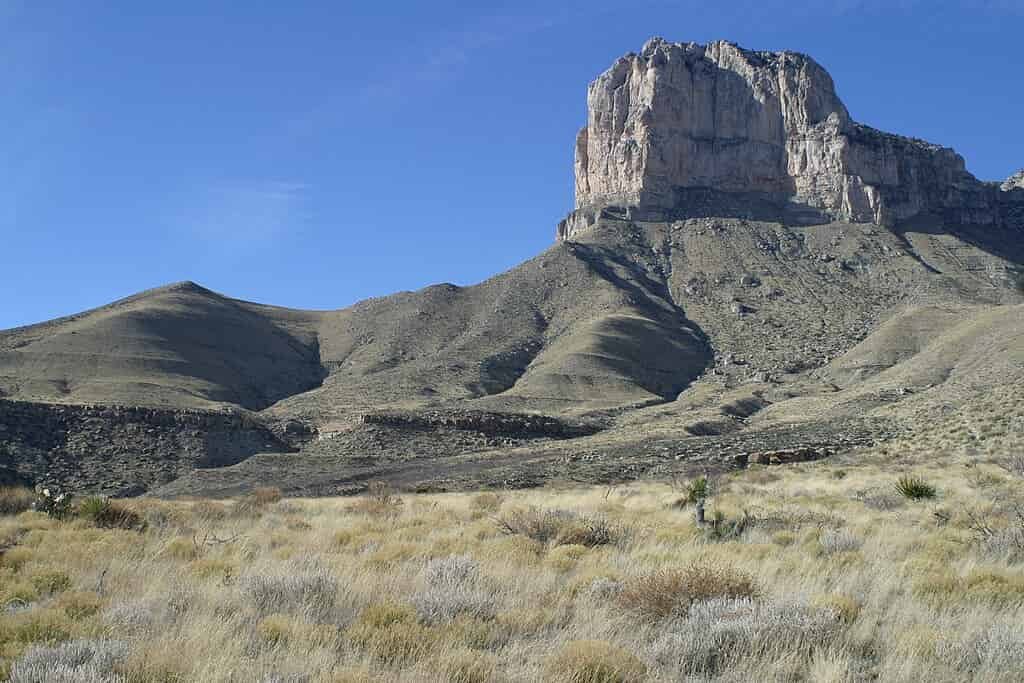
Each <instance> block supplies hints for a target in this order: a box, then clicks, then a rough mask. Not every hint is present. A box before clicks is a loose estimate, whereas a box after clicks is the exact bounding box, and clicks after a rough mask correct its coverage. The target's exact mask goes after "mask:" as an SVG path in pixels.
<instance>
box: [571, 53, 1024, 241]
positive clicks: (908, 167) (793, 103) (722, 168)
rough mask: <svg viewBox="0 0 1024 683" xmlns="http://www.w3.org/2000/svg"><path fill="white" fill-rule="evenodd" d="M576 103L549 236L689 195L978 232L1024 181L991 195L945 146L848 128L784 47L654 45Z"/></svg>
mask: <svg viewBox="0 0 1024 683" xmlns="http://www.w3.org/2000/svg"><path fill="white" fill-rule="evenodd" d="M587 104H588V120H587V126H586V127H585V128H584V129H583V130H581V131H580V133H579V136H578V137H577V141H576V168H575V171H576V206H577V209H578V210H582V211H578V212H577V213H576V214H574V215H573V216H570V218H569V219H568V221H567V222H566V223H565V224H564V225H563V226H561V228H560V233H561V234H560V236H562V237H565V236H567V235H569V234H572V233H575V232H577V231H578V230H580V229H581V228H582V227H585V226H586V225H587V224H589V223H592V222H593V218H591V217H590V216H592V215H593V210H594V209H595V208H596V209H599V208H601V207H607V206H628V207H639V208H641V209H672V208H683V209H689V208H691V207H689V206H688V204H690V203H691V202H692V197H691V196H690V195H689V194H688V191H692V190H694V189H699V188H709V189H712V190H714V191H716V192H724V193H746V194H751V193H752V194H756V195H760V196H762V197H763V198H768V199H770V200H773V201H775V202H777V203H779V204H781V205H785V204H796V205H798V206H800V207H801V208H803V209H806V210H809V212H807V213H805V215H804V216H803V219H804V222H827V221H828V220H829V219H834V220H845V221H853V222H868V223H876V224H880V225H881V224H894V223H897V222H899V221H901V220H904V219H907V218H910V217H912V216H915V215H918V214H921V213H942V214H945V215H947V216H949V217H950V218H951V219H952V220H954V221H957V222H962V223H974V224H990V223H997V222H999V221H1000V218H1001V210H1000V204H1001V203H1002V202H1003V201H1004V199H1005V198H1004V197H1002V196H1001V195H1003V191H1006V190H1009V189H1012V187H1016V186H1017V185H1019V183H1020V182H1024V181H1018V183H1017V185H1014V184H1013V180H1012V179H1011V180H1010V181H1007V184H1006V185H1004V186H1003V187H1002V191H1001V188H1000V187H999V186H997V185H996V184H994V183H982V182H980V181H978V180H977V179H976V178H975V177H974V176H972V175H971V174H970V173H968V172H967V170H966V168H965V166H964V160H963V158H962V157H961V156H960V155H959V154H957V153H956V152H954V151H953V150H952V149H949V148H945V147H940V146H938V145H934V144H931V143H928V142H924V141H922V140H917V139H911V138H905V137H900V136H897V135H892V134H888V133H883V132H881V131H877V130H874V129H872V128H870V127H868V126H865V125H862V124H859V123H856V122H854V121H853V120H852V119H851V118H850V114H849V113H848V111H847V109H846V107H845V106H844V105H843V103H842V101H841V100H840V99H839V97H838V95H837V94H836V91H835V87H834V85H833V82H832V78H831V77H830V76H829V74H828V73H827V72H826V71H825V70H824V69H823V68H822V67H821V66H820V65H818V64H817V63H816V62H814V60H812V59H811V58H810V57H807V56H805V55H801V54H797V53H793V52H754V51H749V50H744V49H742V48H740V47H738V46H736V45H734V44H732V43H728V42H724V41H720V42H714V43H710V44H708V45H698V44H696V43H670V42H666V41H664V40H662V39H660V38H655V39H652V40H650V41H649V42H648V43H647V44H646V45H645V46H644V48H643V50H642V51H641V53H640V54H632V53H630V54H628V55H626V56H625V57H622V58H620V59H619V60H618V61H616V62H615V64H614V65H613V66H612V67H611V68H610V69H609V70H608V71H606V72H604V73H603V74H601V75H600V76H599V77H598V78H597V79H596V80H595V81H594V82H593V83H591V84H590V87H589V89H588V93H587ZM790 208H792V207H790ZM687 213H690V212H689V211H687ZM718 213H719V215H722V213H721V212H718Z"/></svg>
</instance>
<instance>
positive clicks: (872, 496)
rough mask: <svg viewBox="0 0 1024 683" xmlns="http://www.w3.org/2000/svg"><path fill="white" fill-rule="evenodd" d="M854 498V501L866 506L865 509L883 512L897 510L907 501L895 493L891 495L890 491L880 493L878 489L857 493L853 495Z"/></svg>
mask: <svg viewBox="0 0 1024 683" xmlns="http://www.w3.org/2000/svg"><path fill="white" fill-rule="evenodd" d="M852 498H853V499H854V500H859V501H860V502H861V503H863V504H864V507H867V508H870V509H872V510H879V511H882V512H887V511H889V510H895V509H896V508H898V507H901V506H903V505H906V499H904V498H903V496H901V495H898V494H897V493H895V492H891V493H890V492H888V491H878V490H876V489H866V490H863V491H857V492H855V493H854V494H853V496H852Z"/></svg>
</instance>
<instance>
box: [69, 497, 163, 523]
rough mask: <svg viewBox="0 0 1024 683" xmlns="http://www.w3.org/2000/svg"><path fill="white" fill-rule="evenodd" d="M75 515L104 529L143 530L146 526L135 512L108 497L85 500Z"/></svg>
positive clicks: (79, 505)
mask: <svg viewBox="0 0 1024 683" xmlns="http://www.w3.org/2000/svg"><path fill="white" fill-rule="evenodd" d="M75 513H76V514H77V515H78V516H79V517H81V518H83V519H87V520H89V521H90V522H92V523H93V524H95V525H96V526H98V527H100V528H103V529H139V530H141V529H143V528H145V526H146V524H145V522H144V521H143V519H142V517H140V516H139V515H138V513H136V512H135V511H133V510H129V509H128V508H126V507H125V506H123V505H120V504H118V503H115V502H114V501H112V500H110V499H109V498H107V497H106V496H89V497H88V498H83V499H82V500H81V501H80V502H79V503H78V506H77V508H76V509H75Z"/></svg>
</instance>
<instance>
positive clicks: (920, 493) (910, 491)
mask: <svg viewBox="0 0 1024 683" xmlns="http://www.w3.org/2000/svg"><path fill="white" fill-rule="evenodd" d="M896 492H897V493H899V494H900V495H901V496H903V497H904V498H910V499H911V500H924V499H927V498H934V497H935V493H936V491H935V487H934V486H932V485H931V484H929V483H928V482H926V481H925V480H924V479H921V478H920V477H911V476H904V477H900V478H899V480H898V481H897V482H896Z"/></svg>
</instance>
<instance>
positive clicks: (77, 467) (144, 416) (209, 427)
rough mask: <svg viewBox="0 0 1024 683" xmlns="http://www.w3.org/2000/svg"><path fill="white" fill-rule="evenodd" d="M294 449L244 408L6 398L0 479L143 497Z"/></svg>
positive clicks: (1, 407) (1, 409) (0, 424)
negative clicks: (208, 471) (212, 470)
mask: <svg viewBox="0 0 1024 683" xmlns="http://www.w3.org/2000/svg"><path fill="white" fill-rule="evenodd" d="M288 450H291V449H290V448H289V447H288V446H287V445H286V444H285V443H283V442H282V441H281V440H280V439H279V438H278V437H276V436H275V435H274V434H273V433H272V432H271V431H270V430H268V429H267V428H266V427H264V426H263V425H262V424H260V423H258V422H256V421H255V420H253V419H252V418H250V417H248V416H246V415H245V414H242V413H229V412H211V411H203V410H162V409H155V408H140V407H110V406H75V405H50V404H43V403H29V402H23V401H6V400H0V477H4V478H6V479H10V480H12V481H15V480H16V481H19V482H21V483H26V484H35V483H43V484H47V485H56V486H59V487H61V488H63V489H68V490H73V491H76V492H88V491H92V492H103V493H107V494H112V495H136V494H139V493H143V492H144V491H145V490H147V489H148V488H149V487H151V486H154V485H158V484H162V483H165V482H167V481H170V480H171V479H174V478H176V477H178V476H181V475H182V474H184V473H186V472H188V471H190V470H192V469H194V468H196V467H223V466H227V465H233V464H235V463H238V462H240V461H242V460H244V459H246V458H248V457H249V456H251V455H253V454H254V453H258V452H262V451H276V452H282V451H288Z"/></svg>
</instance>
